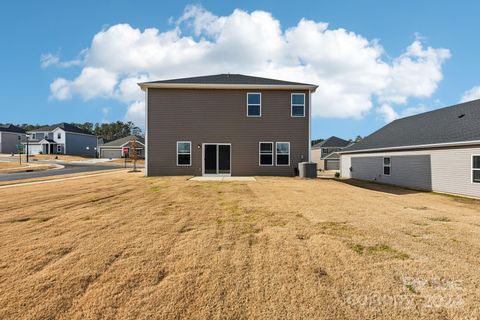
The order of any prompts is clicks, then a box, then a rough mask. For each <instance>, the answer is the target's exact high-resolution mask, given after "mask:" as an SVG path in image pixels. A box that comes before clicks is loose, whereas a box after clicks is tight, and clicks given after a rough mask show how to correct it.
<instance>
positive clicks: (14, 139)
mask: <svg viewBox="0 0 480 320" xmlns="http://www.w3.org/2000/svg"><path fill="white" fill-rule="evenodd" d="M22 141H25V130H23V129H22V128H20V127H17V126H14V125H12V124H9V125H3V126H0V153H12V152H17V145H20V144H21V143H22Z"/></svg>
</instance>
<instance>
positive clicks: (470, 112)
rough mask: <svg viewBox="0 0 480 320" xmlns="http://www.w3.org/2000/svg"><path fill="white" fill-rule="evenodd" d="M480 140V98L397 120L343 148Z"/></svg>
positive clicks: (363, 148)
mask: <svg viewBox="0 0 480 320" xmlns="http://www.w3.org/2000/svg"><path fill="white" fill-rule="evenodd" d="M466 141H480V100H474V101H470V102H465V103H461V104H457V105H453V106H450V107H446V108H442V109H437V110H434V111H430V112H425V113H421V114H418V115H415V116H410V117H406V118H402V119H398V120H395V121H393V122H391V123H389V124H387V125H386V126H385V127H383V128H381V129H380V130H378V131H375V132H374V133H372V134H371V135H369V136H368V137H366V138H365V139H363V140H362V141H360V142H358V143H356V144H354V145H352V146H351V147H348V148H345V149H344V150H342V152H360V151H362V150H370V149H380V148H381V149H388V148H399V147H409V146H413V147H415V146H422V145H430V144H441V143H454V142H466Z"/></svg>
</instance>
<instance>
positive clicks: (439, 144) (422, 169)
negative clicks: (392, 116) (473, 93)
mask: <svg viewBox="0 0 480 320" xmlns="http://www.w3.org/2000/svg"><path fill="white" fill-rule="evenodd" d="M340 154H341V176H342V177H343V178H355V179H361V180H369V181H378V182H381V183H387V184H393V185H399V186H404V187H408V188H412V189H420V190H433V191H437V192H445V193H452V194H461V195H468V196H475V197H480V100H475V101H471V102H466V103H462V104H459V105H455V106H451V107H447V108H443V109H438V110H434V111H430V112H426V113H422V114H418V115H415V116H411V117H407V118H403V119H399V120H395V121H393V122H391V123H390V124H388V125H386V126H385V127H383V128H381V129H380V130H378V131H376V132H374V133H373V134H371V135H370V136H368V137H367V138H365V139H364V140H362V141H360V142H358V143H356V144H355V145H353V146H351V147H349V148H346V149H344V150H342V151H341V152H340Z"/></svg>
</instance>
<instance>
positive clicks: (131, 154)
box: [128, 138, 138, 172]
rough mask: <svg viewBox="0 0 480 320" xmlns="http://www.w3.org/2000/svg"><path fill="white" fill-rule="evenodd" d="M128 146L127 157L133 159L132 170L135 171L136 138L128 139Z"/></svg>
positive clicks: (136, 156) (136, 155)
mask: <svg viewBox="0 0 480 320" xmlns="http://www.w3.org/2000/svg"><path fill="white" fill-rule="evenodd" d="M129 147H130V152H129V153H128V157H129V158H130V159H132V160H133V172H137V159H138V153H137V148H138V143H137V139H135V138H133V139H132V140H130V143H129Z"/></svg>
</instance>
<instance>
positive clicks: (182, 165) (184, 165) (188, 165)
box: [175, 141, 192, 167]
mask: <svg viewBox="0 0 480 320" xmlns="http://www.w3.org/2000/svg"><path fill="white" fill-rule="evenodd" d="M179 143H188V144H189V145H190V150H189V153H178V144H179ZM179 154H189V155H190V163H189V164H179V163H178V155H179ZM176 158H177V159H176V160H175V161H176V162H177V167H190V166H192V141H177V153H176Z"/></svg>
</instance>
